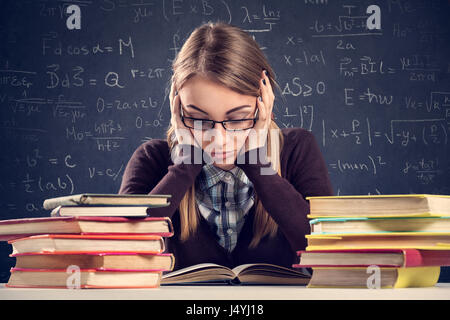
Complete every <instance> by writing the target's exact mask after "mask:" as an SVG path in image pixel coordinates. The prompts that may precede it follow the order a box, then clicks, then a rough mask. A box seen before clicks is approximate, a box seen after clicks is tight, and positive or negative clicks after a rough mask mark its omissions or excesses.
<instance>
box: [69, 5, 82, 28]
mask: <svg viewBox="0 0 450 320" xmlns="http://www.w3.org/2000/svg"><path fill="white" fill-rule="evenodd" d="M66 13H67V14H70V16H69V17H68V18H67V20H66V26H67V29H69V30H73V29H78V30H79V29H81V10H80V7H79V6H77V5H76V4H72V5H70V6H68V7H67V9H66Z"/></svg>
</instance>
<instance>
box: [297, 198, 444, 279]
mask: <svg viewBox="0 0 450 320" xmlns="http://www.w3.org/2000/svg"><path fill="white" fill-rule="evenodd" d="M307 199H308V200H309V202H310V215H308V217H309V218H311V219H312V220H310V225H311V234H310V235H307V236H306V238H307V241H308V246H307V247H306V250H303V251H299V252H297V254H298V256H299V257H300V258H299V261H298V263H297V264H294V265H293V267H294V268H300V267H309V268H312V269H313V275H312V277H311V280H310V282H309V284H308V287H362V288H402V287H429V286H434V285H435V284H436V282H437V281H438V279H439V275H440V269H441V266H449V265H450V196H445V195H428V194H420V195H418V194H411V195H372V196H370V195H369V196H328V197H308V198H307Z"/></svg>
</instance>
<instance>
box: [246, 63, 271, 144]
mask: <svg viewBox="0 0 450 320" xmlns="http://www.w3.org/2000/svg"><path fill="white" fill-rule="evenodd" d="M261 73H262V78H261V79H260V81H259V86H260V96H259V97H258V98H257V99H256V101H257V102H256V106H257V108H258V120H256V123H255V126H254V127H253V128H252V129H251V131H250V133H249V135H248V136H247V140H246V141H245V144H244V152H246V151H248V150H251V149H256V148H259V147H263V146H264V145H265V144H266V140H267V133H268V131H269V127H270V123H271V121H272V119H273V117H272V109H273V102H274V100H275V95H274V94H273V90H272V86H271V84H270V80H269V77H268V76H267V75H266V74H265V70H263V71H262V72H261Z"/></svg>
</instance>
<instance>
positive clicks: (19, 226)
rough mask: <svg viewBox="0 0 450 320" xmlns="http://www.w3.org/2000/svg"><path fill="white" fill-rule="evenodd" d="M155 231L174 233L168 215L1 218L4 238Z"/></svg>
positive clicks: (160, 233) (164, 233)
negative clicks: (143, 216)
mask: <svg viewBox="0 0 450 320" xmlns="http://www.w3.org/2000/svg"><path fill="white" fill-rule="evenodd" d="M48 233H52V234H75V233H77V234H80V233H81V234H155V235H159V236H163V237H170V236H172V235H173V225H172V222H171V220H170V219H169V218H168V217H145V218H126V217H42V218H22V219H10V220H3V221H0V240H11V239H17V238H23V237H26V236H30V235H38V234H48Z"/></svg>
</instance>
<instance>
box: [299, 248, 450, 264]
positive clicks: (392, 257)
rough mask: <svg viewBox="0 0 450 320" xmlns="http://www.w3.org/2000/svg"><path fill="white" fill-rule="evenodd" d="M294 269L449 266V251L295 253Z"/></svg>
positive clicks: (381, 250)
mask: <svg viewBox="0 0 450 320" xmlns="http://www.w3.org/2000/svg"><path fill="white" fill-rule="evenodd" d="M297 255H298V256H299V263H298V264H294V265H293V266H292V267H294V268H301V267H303V268H312V267H338V266H341V267H368V266H370V265H377V266H380V267H429V266H450V250H419V249H353V250H316V251H306V250H301V251H298V252H297Z"/></svg>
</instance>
